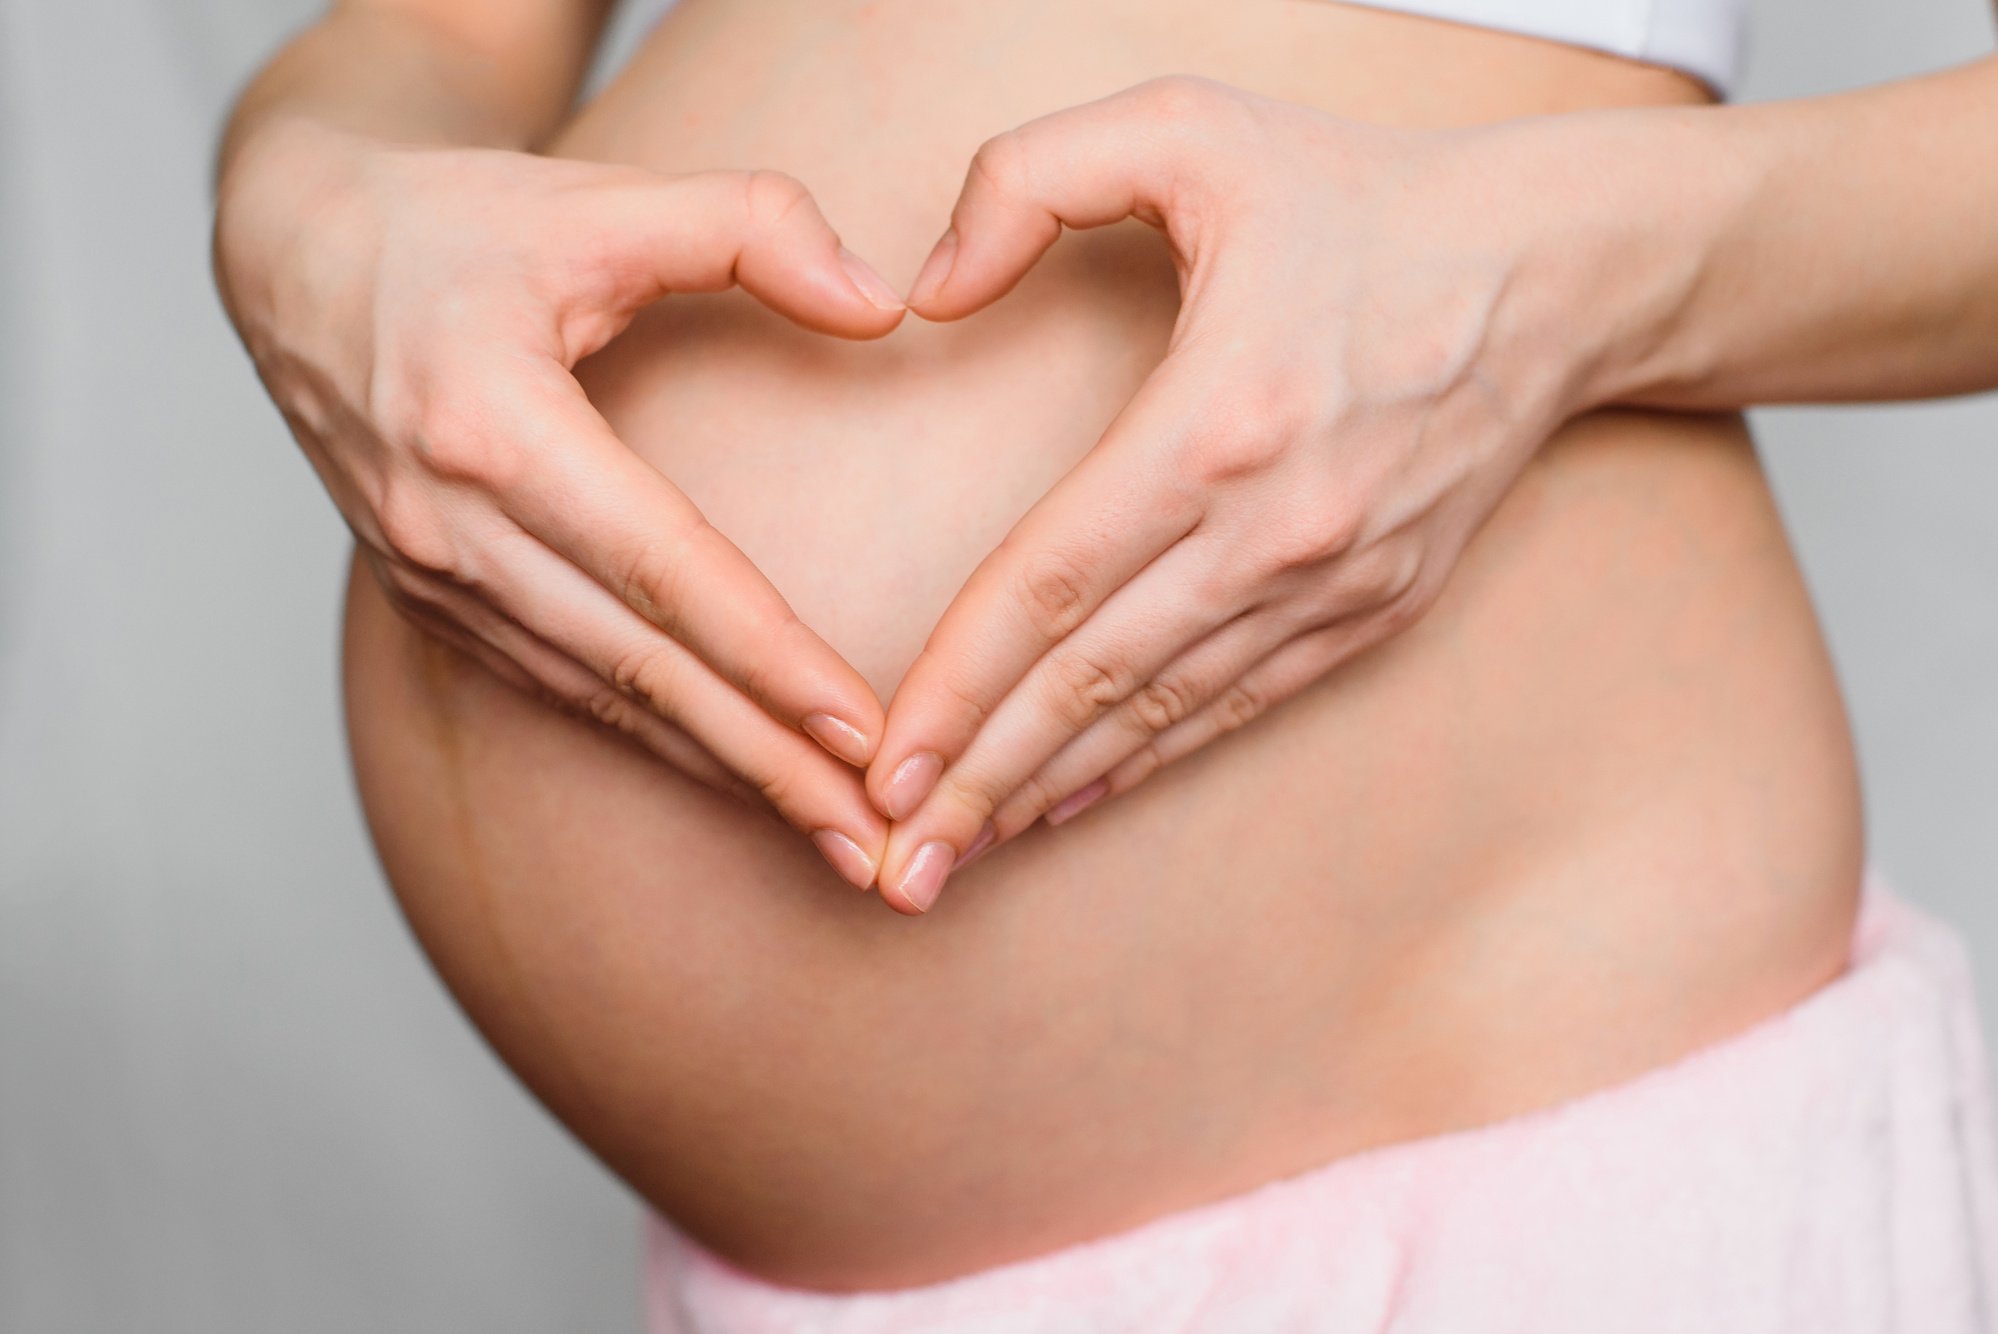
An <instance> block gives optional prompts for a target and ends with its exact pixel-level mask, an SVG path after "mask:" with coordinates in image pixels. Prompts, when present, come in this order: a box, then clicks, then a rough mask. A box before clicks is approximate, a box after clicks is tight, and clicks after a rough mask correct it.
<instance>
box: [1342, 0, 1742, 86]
mask: <svg viewBox="0 0 1998 1334" xmlns="http://www.w3.org/2000/svg"><path fill="white" fill-rule="evenodd" d="M1352 2H1353V3H1358V4H1364V5H1366V6H1367V7H1368V8H1371V9H1393V10H1399V11H1400V12H1402V13H1405V14H1423V15H1427V16H1428V17H1430V18H1438V19H1451V20H1454V21H1455V22H1458V23H1470V24H1475V25H1477V26H1478V27H1481V28H1502V29H1504V30H1506V31H1508V32H1517V33H1524V34H1526V35H1527V36H1529V37H1545V38H1549V39H1550V40H1553V41H1556V42H1568V43H1570V44H1572V45H1575V46H1589V47H1594V48H1596V49H1597V50H1599V51H1608V52H1610V53H1611V54H1613V55H1619V56H1628V57H1629V58H1631V59H1632V60H1646V61H1650V62H1652V63H1654V64H1659V65H1670V66H1672V67H1673V68H1675V69H1681V70H1684V71H1685V72H1686V73H1688V74H1690V75H1692V76H1693V77H1694V78H1696V79H1699V80H1701V81H1702V82H1704V83H1706V84H1707V85H1708V86H1709V87H1711V88H1712V89H1713V90H1714V92H1715V93H1716V94H1717V95H1718V96H1720V97H1726V96H1727V95H1728V93H1729V92H1730V91H1731V90H1732V89H1733V86H1734V80H1735V76H1736V74H1737V72H1738V70H1739V68H1740V65H1741V52H1742V39H1743V33H1744V31H1745V28H1746V19H1747V7H1748V6H1747V0H1352Z"/></svg>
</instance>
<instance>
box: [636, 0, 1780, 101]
mask: <svg viewBox="0 0 1998 1334" xmlns="http://www.w3.org/2000/svg"><path fill="white" fill-rule="evenodd" d="M1347 2H1348V3H1352V4H1361V5H1365V6H1366V7H1368V8H1369V9H1392V10H1398V11H1400V12H1401V13H1404V14H1422V15H1425V16H1427V17H1429V18H1437V19H1450V20H1453V21H1455V22H1457V23H1469V24H1472V25H1473V26H1475V27H1480V28H1499V29H1503V30H1504V31H1507V32H1517V33H1524V34H1525V35H1527V36H1529V37H1544V38H1547V39H1548V40H1550V41H1556V42H1566V43H1568V44H1569V45H1571V46H1587V47H1593V48H1594V49H1596V50H1598V51H1607V52H1609V53H1610V54H1612V55H1619V56H1627V57H1629V58H1630V59H1632V60H1644V61H1649V62H1651V63H1653V64H1657V65H1669V66H1671V67H1673V68H1674V69H1680V70H1684V71H1685V72H1686V73H1688V74H1690V75H1692V76H1693V77H1694V78H1696V79H1699V80H1701V81H1702V82H1704V83H1705V84H1706V85H1707V86H1708V87H1710V88H1712V89H1713V90H1714V93H1715V95H1716V96H1718V97H1722V98H1725V97H1726V96H1727V95H1728V94H1729V93H1730V92H1731V91H1732V90H1733V87H1734V80H1735V76H1736V73H1737V72H1738V70H1739V68H1740V65H1741V53H1742V44H1743V36H1744V33H1745V31H1746V20H1747V9H1748V0H1347ZM672 7H673V0H642V2H637V0H635V2H634V3H631V4H628V5H625V6H623V7H622V10H621V12H620V14H619V18H620V20H621V21H620V23H619V24H618V28H619V29H622V30H623V35H624V37H625V39H626V42H627V43H635V41H636V38H637V37H638V35H639V32H640V31H641V25H642V26H650V24H651V23H653V22H654V21H656V20H657V19H658V18H659V17H660V16H661V15H663V14H664V13H665V12H666V11H667V10H668V9H671V8H672ZM617 35H618V34H617V33H615V32H614V33H613V36H614V37H616V36H617Z"/></svg>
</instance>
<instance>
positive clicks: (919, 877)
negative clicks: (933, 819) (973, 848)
mask: <svg viewBox="0 0 1998 1334" xmlns="http://www.w3.org/2000/svg"><path fill="white" fill-rule="evenodd" d="M956 859H957V852H956V850H955V849H953V848H952V847H951V845H950V844H948V843H946V842H944V841H943V840H942V839H932V840H930V841H929V842H928V843H925V844H923V846H922V847H920V848H917V849H916V855H915V856H913V857H911V858H909V866H908V869H907V870H905V871H903V872H902V883H901V885H900V886H898V888H899V889H900V890H901V892H902V897H903V898H905V899H907V900H908V901H909V902H910V903H912V904H914V905H915V908H916V911H917V912H928V911H929V910H930V905H931V904H933V903H935V902H936V901H937V894H938V892H939V891H940V890H942V889H943V882H944V877H945V876H948V875H949V874H950V864H951V863H952V862H953V861H955V860H956Z"/></svg>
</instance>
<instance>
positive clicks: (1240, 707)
mask: <svg viewBox="0 0 1998 1334" xmlns="http://www.w3.org/2000/svg"><path fill="white" fill-rule="evenodd" d="M1262 711H1263V701H1262V699H1261V697H1260V696H1258V695H1257V694H1256V693H1255V692H1254V691H1253V690H1251V689H1249V688H1248V687H1247V686H1245V685H1243V684H1242V683H1241V682H1240V681H1237V682H1235V683H1234V684H1233V685H1231V686H1229V687H1228V688H1227V689H1226V690H1224V691H1222V692H1221V697H1220V698H1219V699H1217V700H1215V701H1214V719H1215V722H1216V723H1217V724H1219V730H1220V731H1222V732H1233V731H1235V730H1237V729H1238V728H1242V727H1246V726H1248V725H1249V724H1250V723H1251V722H1253V721H1254V720H1255V718H1256V715H1257V714H1259V713H1261V712H1262Z"/></svg>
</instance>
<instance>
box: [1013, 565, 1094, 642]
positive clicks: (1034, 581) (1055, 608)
mask: <svg viewBox="0 0 1998 1334" xmlns="http://www.w3.org/2000/svg"><path fill="white" fill-rule="evenodd" d="M1019 579H1020V599H1021V601H1022V603H1023V604H1024V605H1025V607H1026V609H1027V614H1028V616H1029V617H1030V618H1031V619H1032V621H1033V624H1034V627H1035V628H1036V629H1037V630H1039V631H1040V632H1041V633H1042V634H1044V635H1045V636H1047V637H1048V638H1049V639H1062V638H1065V637H1066V636H1067V635H1068V632H1069V631H1071V630H1073V629H1074V628H1075V627H1076V626H1077V625H1079V624H1081V622H1082V618H1083V615H1084V613H1085V611H1086V610H1087V608H1088V604H1089V578H1088V574H1087V572H1086V571H1085V570H1084V569H1083V567H1082V565H1081V564H1080V563H1079V562H1078V561H1076V560H1075V559H1074V558H1073V557H1071V556H1069V555H1068V554H1066V553H1065V552H1062V551H1058V550H1049V551H1043V552H1040V553H1039V554H1037V555H1035V556H1034V557H1032V558H1031V559H1029V560H1028V561H1027V562H1026V563H1025V564H1024V565H1023V566H1022V567H1021V569H1020V575H1019Z"/></svg>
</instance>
